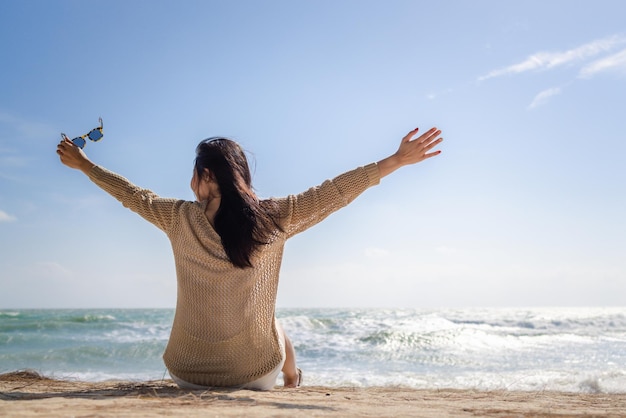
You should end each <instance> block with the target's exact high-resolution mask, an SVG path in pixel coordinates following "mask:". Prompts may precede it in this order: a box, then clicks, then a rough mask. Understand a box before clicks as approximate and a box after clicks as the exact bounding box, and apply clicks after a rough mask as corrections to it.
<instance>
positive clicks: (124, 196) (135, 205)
mask: <svg viewBox="0 0 626 418" xmlns="http://www.w3.org/2000/svg"><path fill="white" fill-rule="evenodd" d="M57 154H59V157H60V158H61V162H62V163H63V164H65V165H66V166H68V167H70V168H74V169H76V170H80V171H82V172H83V173H84V174H85V175H86V176H87V177H89V179H90V180H91V181H93V182H94V183H95V184H96V185H98V186H99V187H100V188H101V189H103V190H104V191H105V192H107V193H109V194H110V195H111V196H113V197H114V198H116V199H117V200H118V201H120V202H121V203H122V205H123V206H124V207H127V208H128V209H130V210H132V211H133V212H135V213H137V214H138V215H139V216H141V217H142V218H144V219H145V220H147V221H148V222H151V223H152V224H154V225H156V226H157V227H158V228H160V229H161V230H163V231H165V232H166V233H168V231H169V230H170V227H171V225H172V221H173V219H174V211H175V209H176V208H177V207H178V206H180V205H181V204H182V203H183V201H182V200H178V199H166V198H161V197H159V196H158V195H157V194H156V193H153V192H152V191H150V190H148V189H142V188H140V187H137V186H135V185H134V184H132V183H131V182H130V181H128V180H127V179H126V178H124V177H122V176H120V175H118V174H115V173H113V172H111V171H108V170H106V169H104V168H102V167H100V166H98V165H96V164H94V163H93V162H91V160H89V158H88V157H87V155H86V154H85V153H84V152H83V150H82V149H80V148H78V147H77V146H75V145H74V144H72V142H71V141H69V140H68V139H63V140H62V141H61V142H60V143H59V145H57Z"/></svg>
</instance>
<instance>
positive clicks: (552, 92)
mask: <svg viewBox="0 0 626 418" xmlns="http://www.w3.org/2000/svg"><path fill="white" fill-rule="evenodd" d="M557 94H561V88H560V87H553V88H550V89H547V90H544V91H542V92H540V93H539V94H537V95H536V96H535V98H534V99H533V101H532V102H531V103H530V105H529V106H528V108H529V109H534V108H536V107H537V106H541V105H542V104H545V103H546V102H547V101H548V100H549V99H550V98H551V97H553V96H556V95H557Z"/></svg>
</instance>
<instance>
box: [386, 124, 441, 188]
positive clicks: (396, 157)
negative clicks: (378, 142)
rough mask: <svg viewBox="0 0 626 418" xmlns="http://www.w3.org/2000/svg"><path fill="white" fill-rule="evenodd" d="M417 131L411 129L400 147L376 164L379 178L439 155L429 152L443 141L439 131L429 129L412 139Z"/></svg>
mask: <svg viewBox="0 0 626 418" xmlns="http://www.w3.org/2000/svg"><path fill="white" fill-rule="evenodd" d="M418 129H419V128H415V129H413V130H412V131H411V132H409V133H408V134H407V135H406V136H405V137H404V138H402V141H401V142H400V147H399V148H398V150H397V151H396V152H395V153H394V154H393V155H390V156H389V157H387V158H385V159H382V160H380V161H379V162H378V171H379V172H380V177H381V178H382V177H385V176H386V175H388V174H391V173H393V172H394V171H396V170H397V169H398V168H400V167H404V166H405V165H411V164H416V163H419V162H420V161H424V160H425V159H427V158H431V157H434V156H436V155H439V154H441V151H434V152H429V151H430V150H431V149H433V148H434V147H435V146H437V145H438V144H439V143H441V141H443V138H440V137H439V135H441V131H440V130H439V129H437V128H430V129H429V130H428V131H426V133H424V134H422V135H420V136H419V137H417V138H415V139H413V138H414V137H415V135H416V134H417V131H418Z"/></svg>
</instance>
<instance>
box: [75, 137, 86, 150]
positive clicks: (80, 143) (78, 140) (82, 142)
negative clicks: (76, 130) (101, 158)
mask: <svg viewBox="0 0 626 418" xmlns="http://www.w3.org/2000/svg"><path fill="white" fill-rule="evenodd" d="M72 142H73V143H74V145H76V146H77V147H78V148H80V149H82V148H84V147H85V143H86V142H85V140H84V139H83V138H81V137H78V138H74V139H72Z"/></svg>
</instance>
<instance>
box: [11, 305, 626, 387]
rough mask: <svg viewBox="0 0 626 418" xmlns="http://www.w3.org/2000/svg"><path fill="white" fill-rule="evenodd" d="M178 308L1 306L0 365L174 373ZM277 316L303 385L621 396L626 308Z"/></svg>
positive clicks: (90, 374)
mask: <svg viewBox="0 0 626 418" xmlns="http://www.w3.org/2000/svg"><path fill="white" fill-rule="evenodd" d="M173 316H174V311H173V310H172V309H93V310H91V309H90V310H84V309H81V310H21V309H5V310H1V309H0V373H5V372H10V371H15V370H24V369H29V370H35V371H37V372H39V373H42V374H44V375H46V376H50V377H55V378H63V379H68V378H69V379H80V380H87V381H103V380H109V379H124V380H133V381H139V380H159V379H163V378H169V376H168V375H167V372H166V369H165V366H164V365H163V361H162V359H161V355H162V353H163V350H164V349H165V345H166V343H167V339H168V336H169V332H170V327H171V323H172V319H173ZM277 317H278V318H279V319H280V321H281V323H282V324H283V327H284V328H285V331H286V332H287V334H288V335H289V336H290V338H291V340H292V342H293V343H294V345H295V347H296V353H297V356H298V365H299V366H300V367H301V368H302V369H303V371H304V379H305V384H306V385H322V386H329V387H336V386H358V387H368V386H406V387H412V388H426V389H437V388H457V389H480V390H491V389H498V390H522V391H544V390H556V391H566V392H578V393H580V392H587V393H589V392H591V393H626V308H551V309H547V308H542V309H539V308H533V309H438V310H426V309H424V310H419V309H418V310H416V309H411V310H409V309H278V310H277ZM277 383H278V384H281V381H280V379H279V381H278V382H277Z"/></svg>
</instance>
